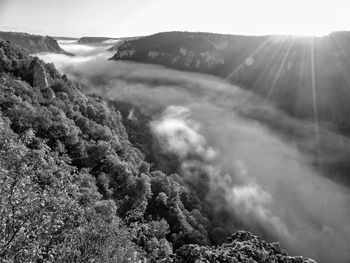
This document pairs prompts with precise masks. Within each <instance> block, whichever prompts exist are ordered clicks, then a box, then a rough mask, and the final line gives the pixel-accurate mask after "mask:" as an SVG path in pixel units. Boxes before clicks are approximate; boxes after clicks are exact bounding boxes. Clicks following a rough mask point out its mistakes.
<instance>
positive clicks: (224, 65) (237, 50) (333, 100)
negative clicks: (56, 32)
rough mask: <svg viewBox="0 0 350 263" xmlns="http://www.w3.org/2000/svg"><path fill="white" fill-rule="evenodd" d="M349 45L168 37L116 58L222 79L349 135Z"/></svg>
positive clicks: (334, 40)
mask: <svg viewBox="0 0 350 263" xmlns="http://www.w3.org/2000/svg"><path fill="white" fill-rule="evenodd" d="M349 43H350V33H349V32H336V33H333V34H331V35H329V36H325V37H292V36H235V35H220V34H211V33H190V32H167V33H159V34H155V35H151V36H148V37H143V38H140V39H136V40H130V41H125V42H124V43H123V44H122V45H121V46H120V47H118V49H117V52H116V53H115V55H114V56H113V57H112V58H111V59H113V60H132V61H139V62H145V63H153V64H160V65H164V66H166V67H170V68H175V69H180V70H186V71H195V72H202V73H207V74H213V75H216V76H219V77H223V78H226V79H228V80H229V81H230V82H232V83H234V84H238V85H239V86H241V87H244V88H246V89H248V90H251V91H253V92H255V93H257V94H259V95H262V96H264V97H266V98H267V99H268V100H271V101H273V102H274V103H275V104H276V105H277V106H278V107H279V108H281V109H283V110H285V111H286V112H288V113H289V114H291V115H293V116H295V117H299V118H306V119H311V120H314V119H315V118H316V119H318V121H320V122H327V123H329V124H330V125H333V126H334V128H335V129H339V130H340V131H342V132H344V133H346V134H350V120H349V118H348V115H349V113H350V104H349V103H348V101H349V100H350V92H348V90H349V89H350V74H349V72H350V64H349V62H348V61H350V48H349ZM315 108H316V109H317V113H315V112H314V111H315ZM315 114H317V116H315Z"/></svg>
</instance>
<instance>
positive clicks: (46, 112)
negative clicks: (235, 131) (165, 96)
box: [0, 41, 211, 262]
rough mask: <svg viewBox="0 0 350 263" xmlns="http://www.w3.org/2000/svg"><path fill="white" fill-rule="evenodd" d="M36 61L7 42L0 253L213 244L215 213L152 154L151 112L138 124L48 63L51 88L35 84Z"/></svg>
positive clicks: (118, 251) (119, 251)
mask: <svg viewBox="0 0 350 263" xmlns="http://www.w3.org/2000/svg"><path fill="white" fill-rule="evenodd" d="M35 63H42V62H40V61H38V59H37V58H33V57H30V56H28V54H27V53H26V52H24V51H23V50H21V49H19V48H17V47H15V46H13V45H12V44H10V43H8V42H2V41H0V116H1V119H0V120H1V124H2V125H1V126H0V127H1V136H0V138H1V140H0V180H1V183H2V184H1V189H0V206H1V207H0V220H1V222H2V227H1V229H0V233H1V234H0V235H1V236H0V238H1V241H0V242H1V243H0V255H1V257H2V258H4V259H6V260H8V261H10V262H134V261H137V260H139V259H142V258H144V257H145V256H146V257H147V258H149V259H150V260H151V261H152V260H153V261H154V260H158V259H161V258H164V257H166V256H167V255H169V254H170V253H172V251H173V248H174V249H176V248H178V247H180V246H181V245H182V244H185V243H193V242H195V243H198V244H202V245H205V244H209V238H208V231H209V230H210V228H211V226H210V223H209V220H208V219H207V218H206V216H205V214H202V213H201V211H202V210H201V208H202V204H201V203H200V202H199V201H198V200H196V199H195V198H194V197H193V196H192V195H191V191H190V190H189V189H188V187H187V184H186V183H185V182H184V181H183V180H182V179H181V178H180V177H179V176H178V175H177V174H171V175H166V174H164V173H162V172H160V171H157V170H155V169H154V168H155V167H154V166H152V165H151V164H150V163H148V160H152V161H154V162H157V159H156V158H154V157H153V153H152V152H153V151H154V149H153V148H152V147H150V146H151V145H152V144H153V139H152V137H151V136H149V135H150V131H149V130H148V131H147V130H146V131H145V133H144V134H143V133H142V129H143V128H144V127H146V125H147V123H148V122H149V117H144V118H143V116H145V115H143V114H142V113H140V112H138V110H137V109H135V111H136V114H137V116H139V117H141V118H143V119H142V121H141V122H139V123H138V124H136V123H135V122H133V120H132V119H128V118H127V117H126V116H124V115H125V113H126V112H129V108H128V107H129V106H128V105H122V104H121V103H107V102H105V101H103V100H102V99H101V98H99V97H97V96H89V95H85V94H84V93H83V92H82V91H81V89H80V87H79V85H78V84H76V83H73V82H71V81H69V80H68V79H67V78H66V77H65V76H61V75H60V74H59V73H58V72H57V71H56V70H55V68H54V66H53V65H52V64H44V63H42V64H41V65H43V68H44V70H45V71H46V75H47V78H48V83H50V87H48V88H43V89H40V88H34V87H33V81H34V70H35V69H34V68H35V67H34V66H33V65H35ZM118 109H120V110H121V112H122V113H123V114H121V113H120V112H119V111H118ZM127 122H128V124H127V125H126V126H124V124H126V123H127ZM129 138H130V141H129ZM136 147H138V148H136ZM146 149H147V150H148V151H146ZM143 151H144V152H145V153H143ZM145 158H146V159H145ZM155 166H157V165H155ZM131 229H132V230H131Z"/></svg>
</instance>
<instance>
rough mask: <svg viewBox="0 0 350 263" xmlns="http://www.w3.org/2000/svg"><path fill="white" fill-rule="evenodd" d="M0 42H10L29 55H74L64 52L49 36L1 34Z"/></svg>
mask: <svg viewBox="0 0 350 263" xmlns="http://www.w3.org/2000/svg"><path fill="white" fill-rule="evenodd" d="M0 40H5V41H10V42H12V43H14V44H16V45H17V46H19V47H22V48H24V49H26V50H27V51H28V52H29V53H40V52H51V53H59V54H66V55H72V54H70V53H68V52H66V51H65V50H63V49H62V48H61V47H60V46H59V45H58V43H57V41H56V40H55V39H54V38H52V37H49V36H39V35H31V34H27V33H19V32H0Z"/></svg>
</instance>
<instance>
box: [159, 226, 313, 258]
mask: <svg viewBox="0 0 350 263" xmlns="http://www.w3.org/2000/svg"><path fill="white" fill-rule="evenodd" d="M159 262H162V263H184V262H186V263H192V262H193V263H200V262H203V263H204V262H205V263H207V262H210V263H211V262H213V263H214V262H215V263H219V262H227V263H238V262H242V263H254V262H259V263H272V262H276V263H277V262H278V263H316V261H314V260H312V259H309V258H304V257H292V256H289V255H288V254H287V252H286V251H285V250H284V249H282V248H281V247H280V245H279V243H266V242H265V241H263V240H261V239H260V238H259V237H257V236H254V235H253V234H251V233H250V232H246V231H238V232H236V233H234V234H233V235H232V236H231V237H229V238H228V239H227V240H226V242H225V243H224V244H222V245H221V246H219V247H206V246H199V245H185V246H182V247H181V248H180V249H178V250H177V251H176V254H174V255H171V256H169V257H167V258H165V259H163V260H160V261H159Z"/></svg>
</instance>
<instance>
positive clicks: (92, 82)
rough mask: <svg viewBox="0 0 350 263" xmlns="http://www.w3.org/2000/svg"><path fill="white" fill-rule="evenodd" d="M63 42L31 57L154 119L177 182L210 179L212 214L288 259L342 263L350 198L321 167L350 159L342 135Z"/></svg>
mask: <svg viewBox="0 0 350 263" xmlns="http://www.w3.org/2000/svg"><path fill="white" fill-rule="evenodd" d="M61 44H62V43H61ZM66 44H67V43H66ZM68 44H69V45H72V46H71V48H70V49H67V48H66V46H62V47H63V48H66V49H67V51H70V52H73V53H75V54H77V55H76V56H75V57H69V56H65V55H54V54H45V55H40V56H41V58H43V59H44V60H46V61H48V62H54V63H55V65H56V66H57V67H58V69H59V70H60V71H61V72H62V73H65V74H67V75H69V76H70V77H71V78H72V79H74V80H76V81H78V82H80V83H82V84H83V86H84V87H85V88H86V89H87V90H88V91H89V92H93V93H96V94H98V95H100V96H103V97H105V98H108V99H116V100H123V101H127V102H130V103H132V104H134V105H136V106H137V107H140V108H141V109H144V110H145V111H148V112H153V113H155V114H154V116H155V117H154V119H153V120H152V122H151V123H150V127H151V130H152V132H153V134H154V137H155V138H156V139H157V140H158V141H159V142H160V143H159V144H160V145H161V146H162V150H163V151H165V152H171V153H173V154H176V155H177V156H178V157H179V160H181V169H182V173H183V176H184V177H185V179H186V180H188V181H191V180H193V181H194V182H196V180H198V179H199V178H198V176H199V173H196V171H202V172H203V171H205V173H206V174H207V175H208V176H209V183H210V190H209V192H208V194H207V196H206V199H207V201H208V203H210V204H212V209H214V210H215V209H222V208H223V207H224V208H225V209H226V210H227V211H229V212H230V213H231V214H232V215H233V216H234V217H235V218H237V219H238V220H239V221H240V222H242V223H243V225H244V226H245V227H246V228H247V229H249V230H250V231H252V232H254V233H256V234H261V235H263V236H264V237H266V238H268V239H269V240H274V241H279V242H281V243H282V245H283V246H285V247H286V248H287V249H288V250H289V251H290V252H291V253H292V254H300V255H306V256H310V257H312V258H315V259H316V260H319V261H321V262H347V260H348V259H349V258H350V206H349V203H350V193H349V189H348V188H347V187H346V186H344V185H341V184H339V183H337V182H335V181H334V180H331V179H330V178H329V169H328V170H327V167H333V166H332V165H333V164H335V163H337V162H339V158H344V157H349V156H350V153H349V149H350V141H349V140H348V139H347V138H345V137H343V136H341V135H340V134H337V133H336V132H335V131H331V130H329V129H328V128H327V127H322V126H321V127H319V132H320V135H319V136H315V133H314V131H315V129H314V124H313V123H310V122H308V121H302V120H297V119H294V118H292V117H290V116H287V115H286V114H284V113H283V112H281V111H279V110H278V109H276V108H275V107H274V106H273V105H271V104H268V103H267V102H266V100H264V99H261V98H259V97H258V96H256V95H253V94H251V93H249V92H247V91H245V90H243V89H241V88H239V87H237V86H234V85H231V84H229V83H227V82H225V81H224V80H221V79H218V78H215V77H211V76H207V75H201V74H196V73H186V72H180V71H175V70H169V69H166V68H163V67H160V66H153V65H145V64H138V63H132V62H120V61H118V62H116V61H108V60H107V59H106V58H107V57H108V56H110V57H111V56H112V54H109V53H108V52H106V51H105V50H104V49H103V50H101V47H88V48H87V47H86V46H81V45H77V44H74V43H68ZM320 160H321V161H320ZM320 163H321V164H322V165H320ZM219 197H220V198H219ZM232 224H234V223H233V222H232ZM232 227H233V226H232ZM233 229H234V227H233Z"/></svg>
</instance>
